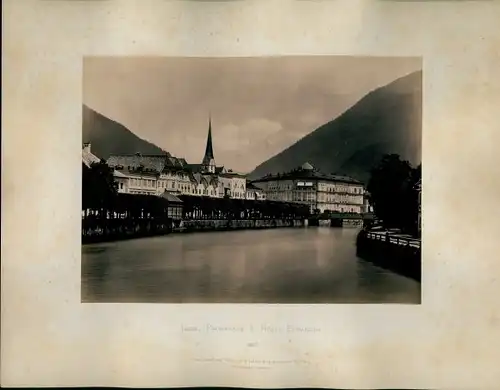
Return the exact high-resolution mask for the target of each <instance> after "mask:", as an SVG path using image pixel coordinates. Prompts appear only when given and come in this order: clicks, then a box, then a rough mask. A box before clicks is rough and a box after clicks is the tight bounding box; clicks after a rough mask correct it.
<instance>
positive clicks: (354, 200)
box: [252, 162, 365, 213]
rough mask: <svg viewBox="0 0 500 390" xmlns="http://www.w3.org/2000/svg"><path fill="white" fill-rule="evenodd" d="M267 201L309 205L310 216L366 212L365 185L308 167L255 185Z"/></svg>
mask: <svg viewBox="0 0 500 390" xmlns="http://www.w3.org/2000/svg"><path fill="white" fill-rule="evenodd" d="M252 184H253V185H254V186H256V187H258V188H260V189H261V190H262V191H263V192H264V193H265V196H266V198H267V199H270V200H279V201H286V202H298V203H305V204H308V205H309V207H310V211H311V212H315V211H319V212H320V213H323V212H328V211H330V212H344V213H362V212H364V209H365V206H364V188H363V184H362V183H361V182H359V181H357V180H355V179H353V178H350V177H347V176H339V175H328V174H324V173H321V172H319V171H318V170H316V169H315V168H314V167H313V166H312V165H311V164H309V163H307V162H306V163H305V164H303V165H302V166H301V167H300V168H297V169H294V170H293V171H290V172H287V173H284V174H277V175H267V176H265V177H263V178H261V179H258V180H254V181H252Z"/></svg>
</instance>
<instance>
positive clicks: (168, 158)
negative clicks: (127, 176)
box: [107, 152, 187, 172]
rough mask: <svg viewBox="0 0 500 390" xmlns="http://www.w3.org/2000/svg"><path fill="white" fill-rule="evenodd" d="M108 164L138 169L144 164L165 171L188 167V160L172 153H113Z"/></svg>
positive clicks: (146, 166) (145, 166)
mask: <svg viewBox="0 0 500 390" xmlns="http://www.w3.org/2000/svg"><path fill="white" fill-rule="evenodd" d="M107 163H108V165H109V166H111V167H115V166H122V167H124V168H129V167H130V168H133V169H137V168H139V167H140V166H142V167H143V168H144V169H146V170H152V171H156V172H163V171H164V170H169V169H172V168H173V169H184V168H186V165H187V163H186V160H185V159H183V158H177V157H174V156H172V155H170V153H168V152H165V154H140V153H136V154H113V155H111V156H109V158H108V161H107Z"/></svg>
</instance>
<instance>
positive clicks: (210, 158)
mask: <svg viewBox="0 0 500 390" xmlns="http://www.w3.org/2000/svg"><path fill="white" fill-rule="evenodd" d="M201 164H202V166H203V168H204V171H206V172H210V173H214V172H215V158H214V150H213V146H212V115H209V116H208V136H207V145H206V147H205V156H204V157H203V161H202V163H201Z"/></svg>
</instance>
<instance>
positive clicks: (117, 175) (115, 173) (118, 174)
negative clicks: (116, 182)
mask: <svg viewBox="0 0 500 390" xmlns="http://www.w3.org/2000/svg"><path fill="white" fill-rule="evenodd" d="M113 176H115V177H123V178H126V177H127V175H124V174H123V173H121V172H120V171H117V170H115V171H114V172H113Z"/></svg>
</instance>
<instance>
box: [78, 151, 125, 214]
mask: <svg viewBox="0 0 500 390" xmlns="http://www.w3.org/2000/svg"><path fill="white" fill-rule="evenodd" d="M117 194H118V187H117V184H116V183H115V180H114V176H113V169H112V168H110V167H109V166H108V165H107V164H106V162H105V161H103V160H102V161H100V162H98V163H93V164H91V166H90V167H87V166H86V165H85V164H83V166H82V208H83V209H87V208H94V209H103V208H109V207H110V206H111V205H113V204H114V202H115V200H116V195H117Z"/></svg>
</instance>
